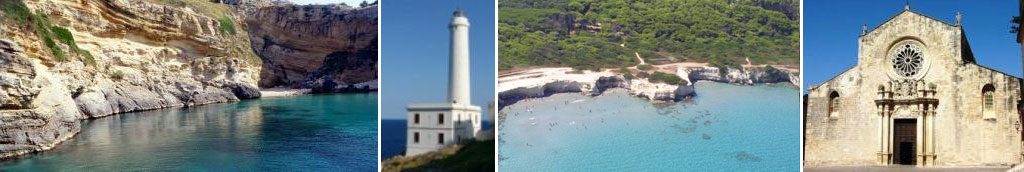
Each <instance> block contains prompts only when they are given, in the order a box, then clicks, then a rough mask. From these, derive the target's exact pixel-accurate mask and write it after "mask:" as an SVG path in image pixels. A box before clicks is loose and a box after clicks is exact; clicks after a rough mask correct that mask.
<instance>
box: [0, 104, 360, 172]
mask: <svg viewBox="0 0 1024 172" xmlns="http://www.w3.org/2000/svg"><path fill="white" fill-rule="evenodd" d="M377 162H378V160H377V94H376V93H368V94H364V93H360V94H330V95H313V96H297V97H283V98H265V99H259V100H243V101H240V102H235V103H224V104H212V105H204V106H198V107H192V108H170V109H162V110H153V111H144V112H137V113H126V114H119V115H114V116H109V117H104V118H99V119H94V120H86V121H84V122H83V124H82V132H81V133H80V134H78V135H77V136H75V138H72V139H71V140H69V141H67V142H65V143H63V144H61V145H60V146H58V147H57V148H55V149H53V150H51V151H46V152H43V153H37V154H33V155H29V156H26V157H24V158H21V159H19V160H13V161H6V162H2V163H0V171H140V170H141V171H376V170H377Z"/></svg>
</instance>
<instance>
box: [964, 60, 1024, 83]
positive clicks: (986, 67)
mask: <svg viewBox="0 0 1024 172" xmlns="http://www.w3.org/2000/svg"><path fill="white" fill-rule="evenodd" d="M972 64H974V65H977V66H978V67H981V68H983V69H988V70H990V71H994V72H997V73H1000V74H1003V75H1006V76H1009V77H1013V78H1014V79H1017V80H1024V78H1021V77H1017V76H1013V75H1010V74H1009V73H1006V72H1003V71H999V70H996V69H992V68H990V67H988V66H985V65H981V64H977V63H972Z"/></svg>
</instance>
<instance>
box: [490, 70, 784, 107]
mask: <svg viewBox="0 0 1024 172" xmlns="http://www.w3.org/2000/svg"><path fill="white" fill-rule="evenodd" d="M676 73H678V74H679V75H680V76H681V77H682V78H683V79H684V80H686V81H688V82H687V83H684V84H681V85H671V84H664V83H651V82H649V81H648V80H647V79H646V78H640V79H637V78H634V79H629V80H627V79H625V77H624V76H622V75H611V76H601V77H599V78H598V79H597V80H596V81H580V80H576V81H573V80H555V81H552V82H547V83H544V84H543V85H540V86H534V87H516V88H513V89H508V90H505V91H501V92H499V93H498V109H502V108H504V107H505V106H508V105H512V104H515V103H516V102H519V101H521V100H524V99H531V98H543V97H548V96H551V95H554V94H558V93H582V94H586V95H588V96H599V95H601V94H603V93H604V92H605V91H607V90H610V89H616V88H618V89H626V90H627V91H628V92H629V94H630V95H634V96H638V97H642V98H645V99H648V100H651V102H652V103H674V102H679V101H683V100H686V99H688V98H691V97H693V96H697V90H695V89H694V84H693V83H695V82H697V81H710V82H721V83H730V84H737V85H754V84H774V83H790V84H794V85H798V84H799V82H800V76H799V75H798V74H794V73H791V72H789V71H785V70H779V69H774V68H751V69H731V68H726V69H725V70H721V69H719V68H717V67H701V68H686V69H680V70H678V71H677V72H676ZM534 77H539V76H534ZM499 84H500V83H499Z"/></svg>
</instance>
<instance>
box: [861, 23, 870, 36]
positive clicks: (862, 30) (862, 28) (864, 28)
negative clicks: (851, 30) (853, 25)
mask: <svg viewBox="0 0 1024 172" xmlns="http://www.w3.org/2000/svg"><path fill="white" fill-rule="evenodd" d="M867 34H868V25H867V24H865V25H864V26H861V27H860V35H867Z"/></svg>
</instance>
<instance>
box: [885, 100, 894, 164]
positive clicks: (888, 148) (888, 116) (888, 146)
mask: <svg viewBox="0 0 1024 172" xmlns="http://www.w3.org/2000/svg"><path fill="white" fill-rule="evenodd" d="M885 108H886V111H885V164H886V165H888V164H892V143H893V142H892V134H893V129H892V124H893V122H894V120H893V119H892V113H893V111H892V109H891V108H893V107H892V105H888V106H887V107H885Z"/></svg>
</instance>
